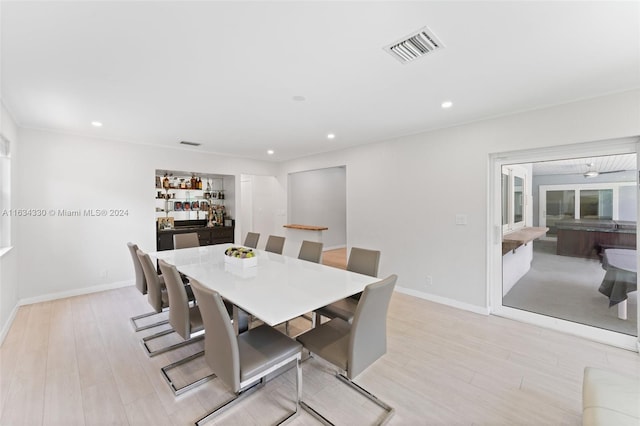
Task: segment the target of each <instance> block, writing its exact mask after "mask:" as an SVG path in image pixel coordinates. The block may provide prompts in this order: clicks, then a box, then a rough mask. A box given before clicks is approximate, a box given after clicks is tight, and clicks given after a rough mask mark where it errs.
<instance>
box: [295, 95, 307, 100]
mask: <svg viewBox="0 0 640 426" xmlns="http://www.w3.org/2000/svg"><path fill="white" fill-rule="evenodd" d="M291 99H293V100H294V101H297V102H304V101H306V100H307V98H305V97H304V96H300V95H296V96H294V97H293V98H291Z"/></svg>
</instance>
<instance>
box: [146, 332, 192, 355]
mask: <svg viewBox="0 0 640 426" xmlns="http://www.w3.org/2000/svg"><path fill="white" fill-rule="evenodd" d="M171 333H175V331H174V330H173V329H169V330H164V331H161V332H159V333H156V334H152V335H151V336H147V337H143V338H142V346H143V347H144V350H145V351H146V352H147V355H149V357H150V358H151V357H154V356H156V355H160V354H163V353H165V352H169V351H172V350H174V349H178V348H181V347H183V346H186V345H189V344H191V343H194V342H198V341H200V340H202V339H204V332H201V333H200V334H198V335H196V336H194V337H191V338H190V339H187V340H183V341H182V342H178V343H174V344H173V345H169V346H165V347H163V348H160V349H156V350H155V351H153V350H151V348H149V345H148V344H147V343H148V342H149V341H151V340H154V339H157V338H159V337H162V336H166V335H167V334H171Z"/></svg>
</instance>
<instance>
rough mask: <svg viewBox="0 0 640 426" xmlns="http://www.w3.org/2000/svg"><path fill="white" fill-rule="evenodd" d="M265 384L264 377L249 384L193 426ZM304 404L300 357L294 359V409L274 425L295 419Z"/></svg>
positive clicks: (200, 423) (202, 422)
mask: <svg viewBox="0 0 640 426" xmlns="http://www.w3.org/2000/svg"><path fill="white" fill-rule="evenodd" d="M265 383H266V376H263V377H261V378H260V379H259V380H256V382H255V383H252V384H250V385H249V386H247V387H246V388H245V389H242V390H241V391H240V392H238V393H237V394H236V395H235V396H234V397H233V398H231V399H229V400H228V401H226V402H224V403H222V404H220V405H219V406H217V407H216V408H214V410H213V411H211V412H209V413H207V414H205V415H204V416H203V417H201V418H200V419H198V420H196V422H195V425H196V426H200V425H202V424H204V423H206V422H207V421H208V420H210V419H211V418H212V417H214V416H217V415H219V414H220V413H222V412H223V411H224V410H226V409H227V408H230V407H232V406H234V405H235V404H236V403H238V402H240V401H242V400H243V399H244V398H246V397H247V396H249V395H251V394H252V393H253V392H254V391H256V390H257V389H259V388H261V387H263V386H264V385H265ZM302 404H304V403H303V402H302V368H301V367H300V357H297V358H296V409H295V410H294V411H290V412H288V413H287V414H286V415H285V416H284V417H282V418H281V419H280V420H278V421H277V423H275V424H276V425H281V424H283V423H285V422H286V421H287V420H289V419H291V418H293V417H295V416H296V415H297V414H298V409H299V407H300V406H301V405H302Z"/></svg>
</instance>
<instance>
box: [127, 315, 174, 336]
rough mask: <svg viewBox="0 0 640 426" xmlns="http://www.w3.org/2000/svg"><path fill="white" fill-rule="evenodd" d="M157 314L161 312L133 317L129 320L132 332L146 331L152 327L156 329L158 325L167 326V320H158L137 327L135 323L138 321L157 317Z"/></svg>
mask: <svg viewBox="0 0 640 426" xmlns="http://www.w3.org/2000/svg"><path fill="white" fill-rule="evenodd" d="M159 313H161V312H156V311H152V312H147V313H146V314H142V315H137V316H135V317H131V318H129V319H130V320H131V325H132V326H133V331H136V332H138V331H142V330H148V329H150V328H153V327H158V326H160V325H164V324H169V320H160V321H158V322H154V323H151V324H147V325H143V326H139V325H138V324H136V321H138V320H139V319H142V318H148V317H150V316H153V315H158V314H159Z"/></svg>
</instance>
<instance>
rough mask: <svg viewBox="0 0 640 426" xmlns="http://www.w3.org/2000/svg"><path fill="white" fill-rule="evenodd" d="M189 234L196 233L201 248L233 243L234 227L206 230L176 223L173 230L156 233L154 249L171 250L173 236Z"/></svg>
mask: <svg viewBox="0 0 640 426" xmlns="http://www.w3.org/2000/svg"><path fill="white" fill-rule="evenodd" d="M180 222H199V221H180ZM189 232H197V233H198V240H199V241H200V245H201V246H208V245H214V244H225V243H233V240H234V227H233V226H214V227H212V228H207V227H206V226H202V225H201V224H197V223H194V224H191V225H189V224H179V223H178V222H176V228H175V229H165V230H157V231H156V237H157V238H156V249H157V250H158V251H162V250H173V236H174V235H175V234H187V233H189Z"/></svg>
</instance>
